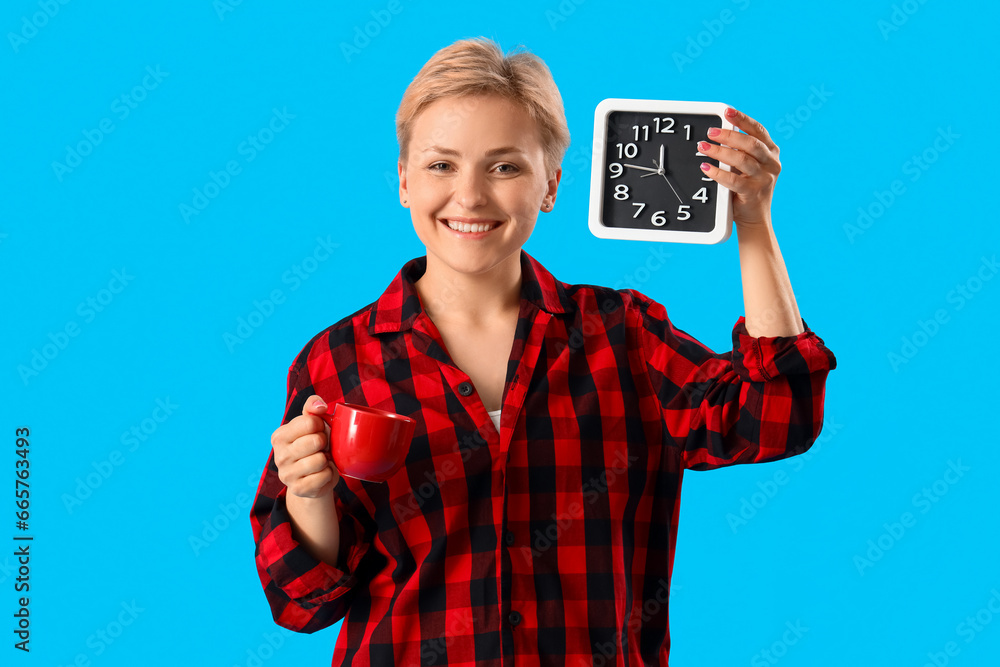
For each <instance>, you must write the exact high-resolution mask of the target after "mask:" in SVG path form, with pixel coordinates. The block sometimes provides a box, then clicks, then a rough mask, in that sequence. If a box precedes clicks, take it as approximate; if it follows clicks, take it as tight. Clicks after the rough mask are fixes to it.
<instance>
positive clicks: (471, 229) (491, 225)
mask: <svg viewBox="0 0 1000 667" xmlns="http://www.w3.org/2000/svg"><path fill="white" fill-rule="evenodd" d="M439 222H440V223H441V224H442V225H444V226H446V227H448V229H451V230H453V231H456V232H461V233H463V234H481V233H485V232H488V231H493V230H494V229H496V228H497V227H500V226H501V225H503V221H496V220H494V221H491V222H481V223H464V222H453V221H450V220H447V219H445V218H440V219H439Z"/></svg>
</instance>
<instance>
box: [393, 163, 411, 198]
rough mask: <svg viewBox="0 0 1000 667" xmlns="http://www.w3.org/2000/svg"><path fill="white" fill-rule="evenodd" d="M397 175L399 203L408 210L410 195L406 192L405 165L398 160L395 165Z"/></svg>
mask: <svg viewBox="0 0 1000 667" xmlns="http://www.w3.org/2000/svg"><path fill="white" fill-rule="evenodd" d="M396 169H397V170H398V173H399V203H400V204H402V205H403V206H404V207H406V208H409V206H410V205H409V200H410V195H409V194H408V193H407V191H406V164H405V163H404V162H403V161H402V160H399V161H398V162H397V164H396Z"/></svg>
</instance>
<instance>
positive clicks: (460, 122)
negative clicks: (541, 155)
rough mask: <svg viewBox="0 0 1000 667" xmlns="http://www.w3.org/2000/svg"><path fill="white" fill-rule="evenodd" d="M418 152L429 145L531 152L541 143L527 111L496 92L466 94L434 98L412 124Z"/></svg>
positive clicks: (535, 126) (535, 125)
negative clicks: (502, 148) (500, 148)
mask: <svg viewBox="0 0 1000 667" xmlns="http://www.w3.org/2000/svg"><path fill="white" fill-rule="evenodd" d="M412 139H413V145H414V148H415V149H416V150H417V152H418V153H419V152H421V151H423V150H424V149H426V148H428V147H430V146H432V145H437V146H445V147H450V148H460V146H456V145H454V144H455V143H461V144H463V145H468V146H474V147H482V146H486V145H487V144H489V146H488V147H489V148H492V147H493V146H494V145H495V144H496V145H500V144H502V145H504V146H517V147H519V148H521V149H523V150H525V151H532V150H534V149H536V148H539V147H540V145H541V141H540V133H539V129H538V124H537V123H536V122H535V120H534V119H532V118H531V116H530V115H529V114H528V112H527V111H526V110H525V109H524V108H523V107H521V106H520V105H519V104H516V103H514V102H512V101H510V100H508V99H506V98H503V97H500V96H498V95H466V96H462V97H446V98H442V99H440V100H435V101H434V102H433V103H431V104H429V105H428V106H427V107H426V108H424V110H423V111H421V112H420V114H418V116H417V118H416V119H415V121H414V123H413V137H412Z"/></svg>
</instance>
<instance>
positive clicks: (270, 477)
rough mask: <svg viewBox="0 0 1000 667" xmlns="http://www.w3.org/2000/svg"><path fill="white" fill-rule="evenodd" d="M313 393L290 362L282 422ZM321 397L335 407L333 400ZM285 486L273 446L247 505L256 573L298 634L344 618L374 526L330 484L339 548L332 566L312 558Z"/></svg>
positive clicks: (279, 617)
mask: <svg viewBox="0 0 1000 667" xmlns="http://www.w3.org/2000/svg"><path fill="white" fill-rule="evenodd" d="M313 393H315V392H314V390H313V387H312V384H311V381H310V379H309V375H308V372H307V370H306V368H305V366H304V365H299V366H296V365H294V364H293V366H292V367H291V368H290V369H289V374H288V400H287V403H286V407H285V417H284V420H283V421H282V424H286V423H288V422H289V421H291V420H292V419H293V418H295V416H296V415H300V414H302V407H303V405H304V404H305V401H306V399H307V398H309V396H310V395H312V394H313ZM323 399H324V400H325V401H327V403H328V404H330V405H333V401H332V399H331V398H329V397H327V396H323ZM287 490H288V489H287V487H286V486H285V485H284V484H283V483H282V482H281V480H280V479H279V478H278V468H277V466H276V465H275V463H274V452H273V450H272V451H271V453H270V454H269V455H268V459H267V463H266V465H265V467H264V473H263V475H262V477H261V480H260V484H259V486H258V489H257V495H256V497H255V498H254V502H253V505H252V507H251V509H250V523H251V526H252V528H253V537H254V542H255V545H256V547H255V559H256V565H257V574H258V576H259V577H260V581H261V584H262V585H263V587H264V594H265V596H266V598H267V601H268V604H269V605H270V607H271V613H272V615H273V617H274V621H275V622H276V623H277V624H278V625H280V626H282V627H285V628H288V629H290V630H294V631H296V632H306V633H311V632H315V631H317V630H321V629H323V628H325V627H328V626H330V625H332V624H334V623H336V622H337V621H339V620H340V619H342V618H343V617H344V616H345V615H346V614H347V609H348V607H349V606H350V604H351V602H352V600H353V599H354V597H355V594H356V592H357V589H358V588H359V587H360V586H365V585H367V584H368V582H369V581H370V573H369V574H366V572H367V571H368V568H366V565H370V561H371V558H370V557H369V558H366V556H373V555H374V553H371V552H372V536H373V529H372V526H373V524H372V523H371V521H370V520H366V518H367V513H365V511H364V508H363V505H362V504H361V503H360V502H359V501H358V499H357V497H356V496H354V494H353V493H351V491H350V489H348V488H347V485H346V484H345V483H344V481H343V479H341V481H340V482H338V484H337V486H336V487H334V496H335V504H336V508H337V515H338V519H339V525H340V548H339V552H338V557H337V564H336V566H334V565H331V564H329V563H326V562H324V561H321V560H319V559H317V558H315V557H314V556H313V555H312V554H310V553H309V552H308V551H307V550H306V549H305V547H303V546H302V545H301V544H300V543H299V542H298V541H297V540H296V539H295V537H294V535H293V532H292V524H291V519H290V517H289V515H288V510H287V508H286V505H285V496H286V493H287Z"/></svg>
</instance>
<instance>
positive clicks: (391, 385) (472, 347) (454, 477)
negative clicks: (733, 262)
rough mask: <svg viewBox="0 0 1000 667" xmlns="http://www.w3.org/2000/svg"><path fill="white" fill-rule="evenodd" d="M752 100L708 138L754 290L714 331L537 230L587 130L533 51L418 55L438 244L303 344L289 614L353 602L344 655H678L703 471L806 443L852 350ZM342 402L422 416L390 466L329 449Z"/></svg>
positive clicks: (412, 658)
mask: <svg viewBox="0 0 1000 667" xmlns="http://www.w3.org/2000/svg"><path fill="white" fill-rule="evenodd" d="M731 120H732V122H733V123H734V125H735V126H737V127H738V128H741V129H743V130H744V131H745V132H746V134H740V133H739V132H735V131H722V132H720V133H716V134H714V136H713V138H714V139H715V140H716V141H718V142H719V143H718V144H714V143H713V144H711V145H710V146H703V147H700V150H701V151H702V152H704V153H705V154H707V155H709V156H711V157H715V158H718V159H719V160H720V161H722V162H725V163H727V164H729V165H731V166H732V167H733V170H732V172H726V171H724V170H720V169H718V168H715V167H711V168H710V169H709V170H708V172H707V173H708V175H709V176H710V177H712V178H713V179H715V180H717V181H719V182H720V183H722V184H723V185H725V186H726V187H728V188H730V189H731V190H732V192H733V198H734V217H735V223H736V227H737V234H738V237H739V250H740V262H741V267H742V276H743V290H744V300H745V306H746V317H745V318H744V317H739V319H738V320H737V322H736V325H735V326H734V328H733V349H732V350H731V351H728V352H725V353H724V354H716V353H714V352H712V351H711V350H710V349H708V348H707V347H705V346H704V345H702V344H701V343H699V342H698V341H697V340H695V339H694V338H692V337H691V336H689V335H687V334H686V333H685V332H683V331H682V330H680V329H676V328H674V326H673V325H672V324H671V322H670V320H669V319H668V318H667V314H666V310H665V309H664V307H663V306H662V305H660V304H659V303H657V302H656V301H654V300H652V299H650V298H649V297H647V296H646V295H644V294H642V293H640V292H638V291H635V290H631V289H626V290H613V289H610V288H606V287H598V286H593V285H567V284H565V283H562V282H560V281H558V280H556V279H555V278H554V277H553V276H552V275H551V274H550V273H549V272H548V271H547V270H546V269H545V268H544V267H543V266H542V265H541V264H540V263H539V262H538V261H537V260H535V259H534V258H533V257H531V256H530V255H528V254H527V253H526V252H524V250H523V249H522V246H523V245H524V243H525V242H526V241H527V240H528V238H529V237H530V235H531V232H532V229H533V228H534V224H535V219H536V217H537V215H538V213H539V211H551V210H552V208H553V205H554V203H555V200H556V193H557V189H558V185H559V180H560V177H561V175H562V172H561V169H560V167H559V165H560V162H561V160H562V157H563V154H564V153H565V151H566V148H567V146H568V144H569V134H568V131H567V128H566V121H565V117H564V114H563V107H562V100H561V97H560V95H559V92H558V90H557V88H556V86H555V83H554V82H553V81H552V78H551V75H550V74H549V70H548V68H547V67H546V66H545V65H544V64H543V63H542V62H541V61H540V60H539V59H538V58H536V57H535V56H533V55H531V54H528V53H518V54H514V55H510V56H507V57H505V56H504V54H503V53H502V51H500V49H499V48H498V47H497V45H496V44H494V43H493V42H491V41H488V40H483V39H478V40H461V41H458V42H456V43H455V44H452V45H451V46H449V47H447V48H445V49H442V50H441V51H439V52H438V53H437V54H435V55H434V57H433V58H431V60H430V61H429V62H428V63H427V64H426V65H425V66H424V67H423V68H422V69H421V71H420V72H419V73H418V74H417V76H416V78H415V79H414V80H413V82H411V84H410V86H409V87H408V89H407V91H406V94H405V95H404V97H403V100H402V103H401V105H400V108H399V112H398V114H397V134H398V139H399V144H400V158H399V180H400V185H399V192H400V199H401V202H402V205H403V206H405V207H407V208H409V209H410V215H411V218H412V220H413V225H414V229H415V231H416V233H417V236H418V237H419V238H420V241H421V242H422V243H423V244H424V245H425V246H426V249H427V252H426V255H425V256H422V257H418V258H415V259H412V260H410V261H409V262H407V263H406V264H405V265H404V266H403V268H402V269H401V270H400V272H399V274H397V276H396V277H395V279H394V280H393V281H392V282H391V283H390V285H389V287H388V288H387V289H386V291H385V292H384V293H383V294H382V295H381V297H379V299H378V300H377V301H375V302H373V303H371V304H369V305H368V306H366V307H364V308H362V309H361V310H359V311H357V312H356V313H353V314H352V315H349V316H347V317H345V318H344V319H342V320H341V321H340V322H338V323H336V324H334V325H332V326H331V327H329V328H327V329H325V330H324V331H323V332H321V333H319V334H317V335H316V336H315V337H313V339H312V340H310V341H309V342H308V343H307V344H306V346H305V347H304V348H303V350H302V351H301V352H300V353H299V355H298V356H297V357H296V359H295V361H294V362H293V363H292V365H291V367H290V369H289V376H288V401H287V404H286V408H285V416H284V419H283V422H282V426H281V427H279V428H278V429H277V430H275V432H274V434H273V435H272V438H271V443H272V447H273V450H272V453H271V455H270V456H269V458H268V461H267V465H266V467H265V470H264V474H263V476H262V479H261V482H260V487H259V489H258V492H257V497H256V499H255V502H254V506H253V508H252V512H251V520H252V524H253V531H254V538H255V540H256V544H257V567H258V572H259V574H260V578H261V582H262V584H263V586H264V591H265V593H266V595H267V599H268V602H269V603H270V606H271V610H272V612H273V615H274V619H275V621H276V622H277V623H278V624H280V625H282V626H284V627H286V628H290V629H293V630H296V631H300V632H315V631H316V630H319V629H322V628H324V627H328V626H330V625H332V624H333V623H335V622H337V621H338V620H340V619H341V618H343V619H344V624H343V626H342V629H341V632H340V634H339V636H338V638H337V642H336V646H335V647H334V654H333V663H334V664H352V665H368V664H372V665H379V666H380V667H381V666H384V665H417V664H434V665H447V664H477V665H480V664H482V665H501V664H509V663H510V660H511V658H510V656H537V658H535V660H536V661H540V663H541V664H553V665H554V664H559V665H563V664H573V665H577V664H579V665H590V664H595V663H599V664H605V665H609V664H617V665H639V664H659V665H666V664H667V658H668V654H669V647H670V639H669V633H668V622H667V605H666V601H667V596H668V593H669V582H670V575H671V568H672V564H673V554H674V546H675V538H676V533H677V523H676V520H677V516H678V509H679V499H680V485H681V478H682V475H683V471H684V470H685V469H694V470H707V469H710V468H717V467H721V466H725V465H732V464H737V463H754V462H764V461H773V460H776V459H780V458H784V457H787V456H792V455H794V454H798V453H801V452H804V451H805V450H807V449H808V448H809V447H810V445H811V444H812V443H813V441H814V440H815V439H816V437H818V435H819V432H820V429H821V428H822V422H823V394H824V387H825V380H826V376H827V373H828V372H829V371H830V370H831V369H833V368H835V367H836V359H835V358H834V355H833V353H832V352H830V351H829V350H828V349H827V348H826V347H825V346H824V344H823V341H822V340H821V339H820V338H819V337H818V336H816V334H814V333H813V332H812V331H811V330H809V328H808V326H806V324H805V322H804V321H803V320H802V319H801V318H800V316H799V313H798V310H797V307H796V304H795V298H794V295H793V294H792V289H791V286H790V284H789V281H788V276H787V274H786V272H785V269H784V264H783V262H782V260H781V255H780V252H779V250H778V246H777V242H776V241H775V238H774V234H773V230H772V227H771V219H770V201H771V193H772V191H773V187H774V182H775V179H776V177H777V174H778V171H779V170H780V165H779V163H778V149H777V147H776V146H775V145H774V143H773V142H772V141H771V139H770V137H769V136H768V134H767V132H766V131H765V130H764V128H763V127H761V126H760V124H758V123H756V122H755V121H753V120H752V119H750V118H748V117H746V116H745V115H743V114H740V113H737V114H735V115H733V116H731ZM723 144H724V145H723ZM473 225H477V226H473ZM478 225H482V226H483V227H482V229H480V228H479V227H478ZM336 402H347V403H361V404H367V405H371V406H373V407H378V408H383V409H388V410H391V411H393V412H397V413H400V414H405V415H407V416H410V417H412V418H414V419H415V420H416V422H417V426H416V430H415V433H414V437H413V441H412V442H411V445H410V450H409V452H408V454H407V458H406V465H405V467H404V468H402V469H401V470H400V471H399V472H398V473H397V474H396V475H395V476H393V477H392V478H391V479H389V480H388V481H387V482H384V483H371V482H361V481H359V480H356V479H352V478H341V477H340V475H339V473H338V471H337V470H336V469H335V468H334V466H333V464H332V462H331V460H330V457H329V454H328V443H327V439H328V436H329V428H328V427H326V426H325V424H324V422H323V421H322V420H321V419H319V418H318V417H316V416H315V414H317V413H321V412H323V411H324V410H328V409H330V408H329V407H328V406H330V405H332V404H334V403H336ZM505 656H506V657H505Z"/></svg>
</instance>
